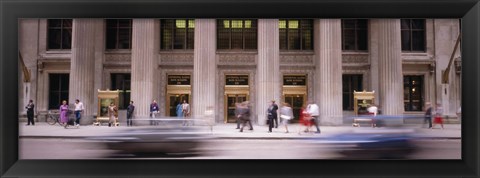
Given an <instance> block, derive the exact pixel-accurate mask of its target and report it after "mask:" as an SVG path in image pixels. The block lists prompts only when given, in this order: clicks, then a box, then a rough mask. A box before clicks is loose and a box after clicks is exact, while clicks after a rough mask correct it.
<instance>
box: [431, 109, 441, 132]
mask: <svg viewBox="0 0 480 178" xmlns="http://www.w3.org/2000/svg"><path fill="white" fill-rule="evenodd" d="M442 115H443V107H442V104H441V103H437V108H436V110H435V118H434V119H433V125H432V127H431V129H433V128H434V127H435V124H440V125H441V126H442V129H443V116H442Z"/></svg>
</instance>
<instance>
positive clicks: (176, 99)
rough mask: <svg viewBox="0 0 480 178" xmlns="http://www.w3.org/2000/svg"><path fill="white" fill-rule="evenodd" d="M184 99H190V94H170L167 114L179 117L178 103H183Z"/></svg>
mask: <svg viewBox="0 0 480 178" xmlns="http://www.w3.org/2000/svg"><path fill="white" fill-rule="evenodd" d="M183 100H185V101H187V103H189V104H190V105H191V103H190V101H189V94H168V112H169V113H167V115H168V116H170V117H177V111H176V110H177V104H178V103H183Z"/></svg>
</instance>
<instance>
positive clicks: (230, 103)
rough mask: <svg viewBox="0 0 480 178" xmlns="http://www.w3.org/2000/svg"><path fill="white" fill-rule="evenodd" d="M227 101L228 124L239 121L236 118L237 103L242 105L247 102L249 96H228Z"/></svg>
mask: <svg viewBox="0 0 480 178" xmlns="http://www.w3.org/2000/svg"><path fill="white" fill-rule="evenodd" d="M226 101H227V103H226V105H227V112H226V113H227V117H226V122H227V123H234V122H237V119H236V117H235V103H241V102H244V101H247V95H245V94H241V95H234V94H229V95H227V98H226Z"/></svg>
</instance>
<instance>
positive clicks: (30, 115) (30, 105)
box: [25, 100, 35, 125]
mask: <svg viewBox="0 0 480 178" xmlns="http://www.w3.org/2000/svg"><path fill="white" fill-rule="evenodd" d="M34 108H35V105H34V104H33V100H30V101H29V102H28V104H27V106H25V109H26V110H27V125H30V123H32V125H35V121H34V120H33V115H34V114H33V111H34Z"/></svg>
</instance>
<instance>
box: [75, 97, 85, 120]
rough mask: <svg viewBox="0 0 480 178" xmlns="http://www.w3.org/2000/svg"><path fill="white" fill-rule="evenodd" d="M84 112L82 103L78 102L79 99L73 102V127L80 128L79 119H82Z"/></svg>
mask: <svg viewBox="0 0 480 178" xmlns="http://www.w3.org/2000/svg"><path fill="white" fill-rule="evenodd" d="M84 110H85V107H83V103H82V102H80V100H79V99H76V100H75V110H74V112H75V123H74V125H75V126H77V127H78V126H80V119H81V118H82V112H83V111H84Z"/></svg>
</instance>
